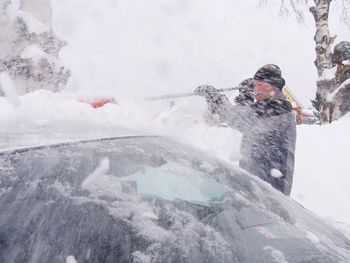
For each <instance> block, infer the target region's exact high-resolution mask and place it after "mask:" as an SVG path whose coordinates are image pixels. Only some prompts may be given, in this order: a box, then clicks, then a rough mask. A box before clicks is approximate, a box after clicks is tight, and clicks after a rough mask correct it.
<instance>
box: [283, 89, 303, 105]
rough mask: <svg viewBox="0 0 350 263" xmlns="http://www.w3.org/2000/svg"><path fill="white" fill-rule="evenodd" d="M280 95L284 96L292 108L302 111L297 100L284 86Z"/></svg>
mask: <svg viewBox="0 0 350 263" xmlns="http://www.w3.org/2000/svg"><path fill="white" fill-rule="evenodd" d="M282 93H283V94H284V96H286V99H287V100H288V101H289V102H290V103H291V104H292V106H293V108H300V109H303V108H304V107H303V105H302V104H301V103H300V102H299V101H298V100H297V98H296V97H295V95H294V94H293V92H292V91H291V90H290V89H289V88H288V87H287V86H284V88H283V90H282Z"/></svg>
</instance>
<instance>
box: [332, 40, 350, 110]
mask: <svg viewBox="0 0 350 263" xmlns="http://www.w3.org/2000/svg"><path fill="white" fill-rule="evenodd" d="M332 62H333V65H334V66H337V71H336V74H335V75H336V77H335V79H336V83H337V86H338V87H339V86H340V85H342V84H343V83H344V82H345V81H347V80H348V79H350V42H348V41H342V42H340V43H338V44H336V45H335V46H334V50H333V54H332ZM348 85H349V84H348ZM342 97H343V99H342V103H341V105H340V107H339V109H340V112H341V114H342V115H344V114H346V113H348V112H349V111H350V92H349V89H344V90H343V94H342Z"/></svg>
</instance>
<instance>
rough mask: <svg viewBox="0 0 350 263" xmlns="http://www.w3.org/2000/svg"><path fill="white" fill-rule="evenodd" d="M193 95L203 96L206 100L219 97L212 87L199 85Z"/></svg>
mask: <svg viewBox="0 0 350 263" xmlns="http://www.w3.org/2000/svg"><path fill="white" fill-rule="evenodd" d="M194 94H196V95H199V96H203V97H206V98H214V97H218V96H219V95H220V93H219V91H218V90H217V89H216V88H214V87H213V86H209V85H201V86H199V87H197V88H196V89H195V90H194Z"/></svg>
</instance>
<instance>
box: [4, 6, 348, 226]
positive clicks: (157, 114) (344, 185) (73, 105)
mask: <svg viewBox="0 0 350 263" xmlns="http://www.w3.org/2000/svg"><path fill="white" fill-rule="evenodd" d="M52 2H53V18H54V21H53V24H54V30H55V32H56V34H57V35H58V36H59V37H61V38H62V39H64V40H66V41H67V42H68V45H67V46H66V47H65V48H63V49H62V51H61V53H60V57H61V59H62V61H63V63H65V65H67V66H68V67H70V68H71V70H72V72H73V77H72V78H71V81H70V83H69V87H68V88H67V90H65V91H64V92H62V93H60V94H53V93H51V92H48V91H43V90H42V91H37V92H34V93H31V94H27V95H24V96H22V97H19V98H16V96H15V95H14V94H12V95H11V98H10V100H7V99H5V98H0V127H1V132H2V133H4V132H9V131H11V130H12V131H14V130H15V131H16V132H17V134H19V135H18V136H19V138H21V139H20V140H19V141H18V144H19V145H20V144H25V141H26V140H31V141H32V143H35V144H40V143H45V142H47V141H49V139H48V138H45V137H43V138H38V137H35V138H33V137H31V136H30V131H29V130H28V127H32V126H33V125H37V126H39V127H40V126H42V127H44V126H46V125H50V123H53V122H56V121H60V122H61V121H62V123H64V122H65V121H79V122H81V123H84V125H85V126H84V125H82V127H86V129H90V128H89V127H94V129H95V130H93V131H96V132H90V135H89V136H90V137H91V136H94V135H95V136H97V135H98V134H99V132H100V133H101V134H102V133H103V130H104V129H108V132H109V134H111V135H112V134H113V131H114V130H116V129H117V128H115V127H126V128H132V129H136V130H139V131H143V132H145V133H155V134H165V135H170V136H173V137H176V138H177V139H179V140H181V141H184V142H186V143H189V144H192V145H194V146H196V147H198V148H200V149H202V150H204V151H207V152H209V153H211V154H215V155H217V156H218V157H220V158H222V159H225V160H228V161H230V162H232V164H233V165H237V161H238V160H239V158H240V156H239V144H240V139H241V135H240V134H239V133H238V132H236V131H234V130H232V129H230V128H225V127H212V126H210V125H208V124H206V123H205V120H204V117H203V113H205V111H206V104H205V102H204V100H203V99H202V98H198V97H190V98H183V99H177V100H176V101H174V103H173V104H170V103H169V101H157V102H155V101H153V102H150V101H145V100H144V99H143V98H144V97H148V96H155V95H163V94H172V93H179V92H180V93H181V92H191V91H192V90H193V89H194V88H195V87H197V86H198V85H201V84H211V85H214V86H215V87H218V88H225V87H231V86H235V85H237V84H238V83H239V82H240V81H242V80H243V79H245V78H248V77H251V76H252V75H253V74H254V73H255V71H256V70H257V69H258V68H259V67H260V66H261V65H263V64H266V63H275V64H278V65H279V66H280V67H281V68H282V71H283V75H284V77H285V79H286V81H287V86H288V87H289V88H290V89H291V90H292V91H293V92H294V93H295V95H296V96H297V98H298V99H299V100H300V101H301V102H302V103H303V104H304V106H305V107H306V108H308V107H310V99H313V98H314V94H315V81H316V78H317V74H316V68H315V67H314V65H313V60H314V58H315V53H314V42H313V36H314V22H313V19H312V17H311V14H310V13H308V11H307V9H306V8H305V24H298V23H297V22H296V20H295V18H294V16H293V14H291V15H290V17H285V18H281V17H279V16H278V7H279V6H278V4H275V5H271V4H267V5H264V6H262V5H261V4H260V3H261V2H262V1H258V0H254V1H253V0H251V1H245V0H236V1H232V0H219V1H215V3H214V2H213V1H210V0H202V1H194V0H171V1H170V0H169V1H164V0H153V1H151V2H150V1H138V0H124V1H122V0H119V1H118V0H99V1H95V0H74V1H72V0H53V1H52ZM271 2H272V1H271ZM275 2H279V1H275ZM330 21H331V24H330V29H331V32H332V33H333V34H337V35H338V38H337V41H342V40H349V35H350V34H349V33H350V30H349V29H348V28H347V27H346V26H345V24H342V23H341V22H340V20H339V10H337V9H334V10H332V11H331V17H330ZM2 81H3V83H4V81H5V82H6V79H3V80H2ZM8 85H9V84H7V86H8ZM105 95H108V96H113V97H115V98H116V100H117V101H118V104H117V105H115V104H107V105H106V106H104V107H102V108H99V109H93V108H91V107H90V105H88V104H86V103H83V102H80V101H79V100H83V99H85V100H87V99H91V98H96V97H98V96H105ZM234 95H235V94H234V93H232V94H231V93H230V94H229V96H230V97H231V98H232V97H233V96H234ZM62 125H63V126H62V130H64V129H65V127H64V124H62ZM97 131H99V132H97ZM349 131H350V116H349V115H348V116H345V117H344V118H343V119H341V120H340V121H338V122H335V123H333V124H332V125H325V126H322V127H321V126H316V125H315V126H309V125H302V126H298V138H297V146H296V167H295V174H294V185H293V191H292V195H291V197H292V198H293V199H295V200H296V201H298V202H299V203H301V204H302V205H304V206H305V207H306V208H308V209H310V210H312V211H313V212H315V213H316V214H318V215H320V216H322V217H325V218H327V219H328V220H329V221H331V222H333V223H334V224H335V225H336V226H337V227H339V228H343V229H344V231H349V226H348V225H350V208H349V203H350V191H349V189H350V161H349V156H350V140H349V137H348V136H349ZM92 133H93V134H92ZM47 136H48V137H50V136H51V137H55V136H56V137H55V139H56V140H57V141H59V139H61V140H64V139H65V138H64V136H63V137H61V138H60V135H59V134H58V133H57V134H54V135H52V134H51V135H50V134H47ZM76 136H77V137H79V134H76ZM349 232H350V231H349Z"/></svg>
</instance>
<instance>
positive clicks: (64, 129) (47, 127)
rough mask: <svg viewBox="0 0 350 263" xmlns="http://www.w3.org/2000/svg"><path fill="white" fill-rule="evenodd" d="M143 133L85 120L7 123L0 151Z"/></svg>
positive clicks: (0, 137) (0, 129)
mask: <svg viewBox="0 0 350 263" xmlns="http://www.w3.org/2000/svg"><path fill="white" fill-rule="evenodd" d="M147 135H150V134H147V133H145V132H138V131H135V130H130V129H125V128H120V127H117V126H105V125H96V124H92V123H88V122H76V121H75V122H73V121H55V122H47V123H45V124H43V123H20V124H19V123H7V125H6V126H4V125H1V127H0V152H3V151H9V150H15V149H22V148H28V147H37V146H43V145H51V144H58V143H63V142H76V141H82V140H94V139H101V138H110V137H113V138H116V137H128V136H147Z"/></svg>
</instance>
